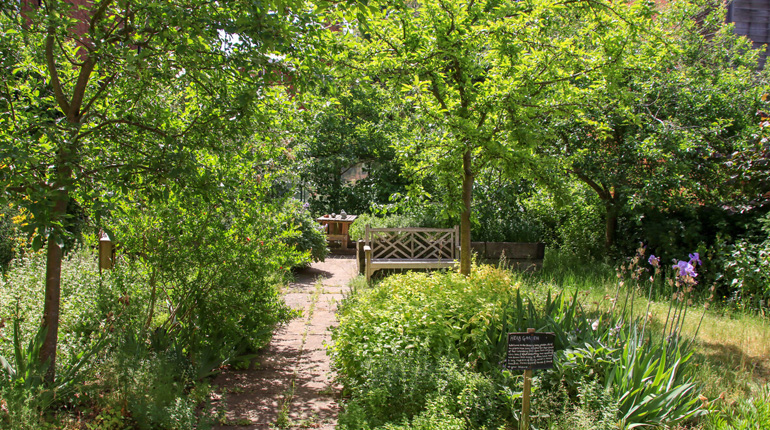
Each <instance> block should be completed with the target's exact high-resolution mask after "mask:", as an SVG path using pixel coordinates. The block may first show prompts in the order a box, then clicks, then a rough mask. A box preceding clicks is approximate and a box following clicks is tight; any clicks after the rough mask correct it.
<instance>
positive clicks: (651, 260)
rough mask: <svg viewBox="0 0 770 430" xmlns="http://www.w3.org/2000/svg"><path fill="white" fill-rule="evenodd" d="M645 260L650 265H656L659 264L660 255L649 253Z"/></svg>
mask: <svg viewBox="0 0 770 430" xmlns="http://www.w3.org/2000/svg"><path fill="white" fill-rule="evenodd" d="M647 262H648V263H650V265H651V266H652V267H658V266H660V257H656V256H655V255H654V254H652V255H650V258H648V259H647Z"/></svg>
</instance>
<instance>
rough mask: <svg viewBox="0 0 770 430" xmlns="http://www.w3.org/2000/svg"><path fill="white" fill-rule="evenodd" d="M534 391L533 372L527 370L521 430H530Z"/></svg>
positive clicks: (529, 329)
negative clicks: (531, 398) (530, 413)
mask: <svg viewBox="0 0 770 430" xmlns="http://www.w3.org/2000/svg"><path fill="white" fill-rule="evenodd" d="M534 332H535V329H533V328H528V329H527V333H534ZM531 391H532V370H531V369H527V370H525V371H524V393H522V398H521V421H519V430H529V409H530V401H529V400H530V399H529V396H530V393H531Z"/></svg>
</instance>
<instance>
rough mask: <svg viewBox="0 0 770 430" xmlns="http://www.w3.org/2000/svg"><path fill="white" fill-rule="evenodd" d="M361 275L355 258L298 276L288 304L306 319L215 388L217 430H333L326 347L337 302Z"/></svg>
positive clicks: (332, 259)
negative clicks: (221, 416)
mask: <svg viewBox="0 0 770 430" xmlns="http://www.w3.org/2000/svg"><path fill="white" fill-rule="evenodd" d="M355 275H356V262H355V259H354V258H353V257H344V256H329V257H328V258H327V259H326V261H325V262H323V263H314V264H313V265H312V266H311V267H309V268H306V269H302V270H300V271H299V272H298V274H297V279H296V281H295V282H293V283H292V284H290V285H289V286H288V288H287V289H286V292H285V300H286V303H287V304H288V305H289V306H290V307H292V308H293V309H300V310H302V316H301V317H299V318H297V319H295V320H293V321H291V322H290V323H289V324H288V325H286V326H284V327H281V328H280V329H278V330H277V331H276V333H275V334H274V337H273V340H272V341H271V343H270V345H268V346H267V347H266V348H265V349H264V350H263V351H261V353H260V357H259V358H257V359H256V360H255V363H254V365H253V366H252V368H250V369H247V370H236V369H228V370H226V371H224V372H223V373H222V374H220V375H218V376H217V377H216V378H215V379H214V382H213V384H214V385H216V386H217V387H218V389H217V390H216V391H217V398H216V399H215V402H214V403H215V404H214V406H215V407H216V408H217V410H220V411H225V412H224V416H223V418H222V420H221V421H222V422H221V423H220V424H219V425H217V426H215V427H214V428H215V429H221V430H224V429H236V428H237V429H241V430H251V429H253V430H256V429H260V430H261V429H276V428H286V429H329V430H330V429H333V428H334V427H335V425H336V422H337V411H338V406H337V402H336V400H335V393H336V392H337V391H338V390H337V388H336V387H334V386H333V385H332V384H333V379H332V375H331V368H330V363H329V357H328V356H327V354H326V344H327V343H328V342H330V340H331V333H330V331H329V328H330V327H332V326H333V325H334V324H336V315H335V314H336V310H337V303H338V302H339V300H340V299H342V295H343V292H344V291H346V290H347V288H348V287H347V284H348V281H349V280H350V279H351V278H353V277H354V276H355Z"/></svg>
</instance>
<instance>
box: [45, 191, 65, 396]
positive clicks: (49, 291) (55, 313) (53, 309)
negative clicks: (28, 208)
mask: <svg viewBox="0 0 770 430" xmlns="http://www.w3.org/2000/svg"><path fill="white" fill-rule="evenodd" d="M67 201H68V196H67V192H66V191H60V195H59V198H58V200H57V201H56V203H55V206H54V219H55V220H61V219H63V218H64V215H65V214H66V213H67ZM57 235H58V233H56V232H55V231H51V232H50V233H49V234H48V238H47V240H48V244H47V246H48V248H47V258H46V269H45V302H44V305H43V323H42V329H43V330H45V339H44V340H43V345H42V346H41V348H40V356H39V360H40V363H43V364H47V365H48V370H47V371H46V374H45V381H46V382H47V383H49V384H52V383H53V382H54V380H55V379H56V345H57V343H58V340H59V301H60V296H61V263H62V257H63V255H64V250H63V249H62V247H61V246H60V245H59V243H60V240H58V239H59V238H58V237H57Z"/></svg>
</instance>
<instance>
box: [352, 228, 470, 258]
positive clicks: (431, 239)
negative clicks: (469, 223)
mask: <svg viewBox="0 0 770 430" xmlns="http://www.w3.org/2000/svg"><path fill="white" fill-rule="evenodd" d="M364 239H365V240H366V244H367V245H369V246H370V247H371V248H372V258H374V259H378V258H388V259H400V260H421V259H429V260H456V259H457V258H459V249H460V227H458V226H455V227H454V228H419V227H409V228H372V227H370V226H369V225H367V226H366V230H365V234H364Z"/></svg>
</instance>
